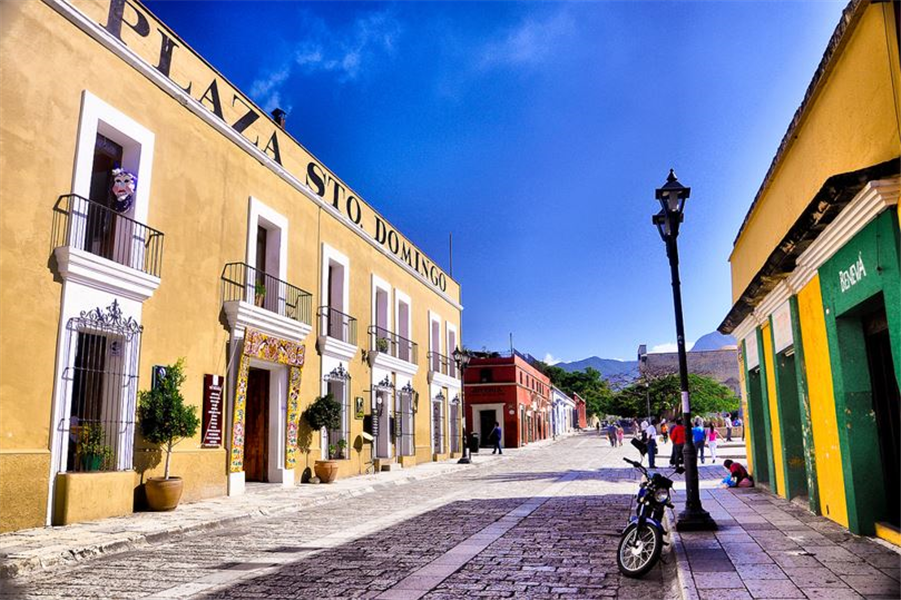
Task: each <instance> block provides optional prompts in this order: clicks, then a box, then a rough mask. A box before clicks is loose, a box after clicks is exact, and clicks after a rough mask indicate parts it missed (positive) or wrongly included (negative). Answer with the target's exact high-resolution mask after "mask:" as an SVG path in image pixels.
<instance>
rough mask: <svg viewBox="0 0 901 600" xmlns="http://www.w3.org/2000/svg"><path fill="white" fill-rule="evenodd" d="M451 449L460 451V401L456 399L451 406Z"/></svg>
mask: <svg viewBox="0 0 901 600" xmlns="http://www.w3.org/2000/svg"><path fill="white" fill-rule="evenodd" d="M450 448H451V452H459V451H460V399H459V398H454V400H452V401H451V405H450Z"/></svg>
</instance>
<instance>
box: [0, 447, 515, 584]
mask: <svg viewBox="0 0 901 600" xmlns="http://www.w3.org/2000/svg"><path fill="white" fill-rule="evenodd" d="M506 458H508V457H507V456H503V457H498V458H496V459H491V460H486V461H481V462H478V463H477V462H473V463H471V464H469V465H453V464H452V465H448V467H447V468H446V469H443V470H436V471H435V472H431V473H415V472H411V473H410V474H409V475H407V476H404V477H399V478H397V479H393V480H391V481H385V482H376V483H373V484H371V485H367V486H362V487H360V488H357V489H350V490H341V491H338V492H326V493H324V494H323V495H321V496H319V497H313V498H304V499H301V501H299V502H298V501H296V500H292V499H287V498H286V501H285V502H283V503H281V504H279V505H276V506H271V507H261V508H254V509H252V510H245V511H243V512H241V513H238V514H233V515H229V516H226V517H221V518H215V519H209V520H205V521H199V522H196V523H190V524H187V525H185V524H179V525H174V526H172V527H170V528H168V529H161V530H159V531H151V532H146V533H140V532H134V531H123V532H121V533H120V534H119V537H117V538H115V539H112V540H104V541H100V542H96V543H90V544H84V545H81V546H78V545H72V546H70V547H68V548H62V549H59V550H57V551H55V553H49V552H48V553H44V554H42V553H41V550H42V549H40V548H39V549H36V550H29V551H27V552H24V553H21V554H9V555H6V556H2V555H0V581H3V580H12V579H15V578H17V577H21V576H23V575H27V574H29V573H33V572H36V571H43V570H49V569H52V568H54V567H57V566H62V565H73V564H75V563H78V562H81V561H83V560H88V559H92V558H97V557H99V556H108V555H113V554H119V553H121V552H127V551H130V550H135V549H137V548H140V547H143V546H147V545H150V544H156V543H160V542H165V541H168V540H170V539H173V538H176V537H179V536H182V535H190V534H193V533H199V532H203V531H212V530H216V529H221V528H224V527H228V526H230V525H234V524H237V523H239V522H243V521H245V520H247V519H255V518H260V517H270V516H275V515H279V514H284V513H289V512H300V511H303V510H306V509H308V508H314V507H317V506H321V505H323V504H330V503H332V502H336V501H339V500H344V499H348V498H354V497H357V496H362V495H366V494H370V493H373V492H375V491H378V490H380V489H384V488H388V487H392V486H398V485H405V484H409V483H413V482H416V481H422V480H427V479H433V478H435V477H443V476H447V475H451V474H454V473H458V472H461V471H465V470H467V469H469V468H471V467H475V468H481V467H482V466H483V465H486V464H491V463H493V462H495V461H499V460H504V459H506ZM426 464H429V463H426ZM414 469H415V467H414ZM211 500H212V499H211ZM201 502H202V500H201ZM133 514H134V513H133Z"/></svg>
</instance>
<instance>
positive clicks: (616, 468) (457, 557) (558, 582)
mask: <svg viewBox="0 0 901 600" xmlns="http://www.w3.org/2000/svg"><path fill="white" fill-rule="evenodd" d="M624 452H629V453H631V454H635V453H636V452H635V450H634V449H632V448H629V447H626V449H625V450H620V449H612V448H610V447H609V446H607V445H606V442H604V443H602V442H601V441H600V438H599V437H598V436H596V435H579V436H573V437H570V438H567V439H563V440H560V441H558V442H556V443H554V444H549V445H541V446H537V447H532V448H528V449H524V450H520V451H511V452H509V453H508V454H509V456H507V455H505V458H504V459H503V460H498V461H493V462H489V463H486V464H482V465H478V466H472V467H471V468H470V469H467V470H464V471H457V472H454V473H451V474H448V475H445V476H441V477H435V478H432V479H429V480H424V481H413V482H411V483H407V484H405V485H398V486H391V487H389V488H387V489H379V490H376V491H374V492H371V493H368V494H364V495H360V496H357V497H353V498H348V499H343V500H338V501H335V502H331V503H328V504H324V505H321V506H317V507H314V508H309V509H303V510H297V511H286V512H283V513H280V514H279V515H278V516H271V517H259V518H254V519H248V520H247V521H246V522H245V523H241V524H236V525H234V526H230V527H226V528H221V529H217V530H215V531H207V532H199V533H192V534H189V535H183V536H179V537H177V538H171V539H168V540H166V541H165V542H161V543H157V544H149V545H147V546H145V547H143V548H141V549H139V550H133V551H129V552H125V553H120V554H115V555H110V556H103V557H100V558H96V559H93V560H87V561H84V562H82V563H79V564H77V565H75V566H61V567H58V568H56V569H53V570H50V571H44V572H36V573H31V574H28V575H26V576H23V577H19V578H17V579H14V580H9V581H4V582H2V584H3V585H4V586H5V587H4V590H3V595H2V597H3V598H56V597H60V598H117V599H118V598H122V599H125V598H185V597H194V598H207V599H214V598H215V599H224V598H354V597H361V598H374V597H380V598H420V597H425V598H429V599H435V600H437V599H439V598H461V597H517V598H522V597H528V598H561V597H570V598H572V597H579V598H601V597H603V598H607V597H621V598H637V597H642V598H663V597H668V596H671V595H672V594H673V590H675V591H676V592H677V591H678V590H677V588H674V587H672V583H673V581H674V578H675V575H674V573H672V572H667V571H666V570H667V569H672V568H673V565H672V563H668V564H667V565H662V566H660V567H658V568H657V569H656V570H655V571H654V572H652V573H651V574H649V575H648V576H647V577H646V578H645V579H644V580H642V581H632V580H627V579H625V578H623V577H621V576H620V575H619V573H618V571H617V568H616V562H615V558H614V556H615V550H616V545H617V542H618V535H619V532H620V531H621V529H622V527H623V526H624V524H625V523H626V520H627V518H628V511H629V503H630V494H631V493H634V491H635V475H634V474H633V473H632V472H631V471H630V470H629V469H628V468H624V467H625V465H624V464H623V463H622V461H621V456H622V455H623V454H624ZM620 465H622V466H620Z"/></svg>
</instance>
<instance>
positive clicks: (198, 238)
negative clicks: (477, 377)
mask: <svg viewBox="0 0 901 600" xmlns="http://www.w3.org/2000/svg"><path fill="white" fill-rule="evenodd" d="M79 4H80V5H81V6H83V7H85V11H86V12H87V13H89V14H91V15H93V16H95V17H96V18H97V20H98V21H99V22H100V23H105V21H106V16H105V15H106V7H107V6H108V2H106V1H97V2H88V3H79ZM129 6H130V5H129ZM127 10H132V9H131V8H129V9H127ZM2 11H3V12H2V25H0V26H2V28H3V30H2V34H3V35H2V36H0V66H2V74H3V85H2V89H0V103H2V106H3V120H2V122H0V143H2V147H3V158H2V162H0V167H2V176H0V197H2V198H3V202H4V209H3V211H0V280H2V281H3V285H2V287H0V307H2V310H0V331H3V339H4V343H3V344H2V346H0V373H2V379H0V415H2V419H0V452H3V453H9V452H13V451H25V452H33V453H41V452H43V453H47V450H48V448H49V439H50V431H51V429H50V421H51V416H50V408H51V403H52V398H53V391H54V368H55V363H56V348H57V341H58V334H59V331H58V328H59V314H60V301H61V289H62V286H61V281H60V279H59V276H58V275H57V273H56V271H55V268H54V263H53V261H52V260H51V249H50V237H51V236H50V232H51V224H52V214H53V213H52V207H53V204H54V202H55V201H56V198H57V196H59V195H60V194H64V193H68V192H69V191H71V185H72V178H73V163H74V157H75V149H76V141H77V140H76V138H77V132H78V125H79V113H80V110H81V98H82V91H83V90H88V91H90V92H91V93H92V94H94V95H96V96H98V97H99V98H100V99H102V100H103V101H104V102H106V103H108V104H111V105H112V106H114V107H115V108H116V109H117V110H119V111H121V112H122V113H124V114H125V115H127V116H128V117H130V118H132V119H134V120H135V121H137V122H138V123H140V124H141V125H142V126H144V127H146V128H147V129H149V130H151V131H152V132H153V133H154V135H155V150H154V158H153V176H152V181H151V188H150V196H151V197H150V199H149V212H148V217H147V220H146V223H147V225H149V226H151V227H153V228H155V229H159V230H161V231H162V232H163V233H164V234H165V250H164V254H163V263H162V276H161V279H162V283H161V285H160V287H159V288H158V289H157V290H156V292H155V293H154V295H153V297H152V298H151V299H150V300H148V301H146V302H145V303H144V306H143V315H142V323H143V325H144V334H143V341H142V347H141V365H140V372H139V374H140V385H139V387H140V388H141V389H145V388H147V387H148V384H149V381H150V371H151V367H152V366H153V365H157V364H169V363H172V362H174V361H175V360H176V359H177V358H178V357H181V356H184V357H186V375H187V381H186V383H185V385H184V388H183V393H184V396H185V398H186V400H187V402H188V403H189V404H191V405H194V406H197V407H198V408H200V407H201V406H202V389H203V376H204V374H206V373H211V374H219V375H226V374H227V370H228V369H229V368H232V369H233V368H235V367H236V364H237V362H235V364H234V365H231V366H229V365H228V363H227V355H226V346H227V343H228V340H229V332H228V330H227V328H226V327H225V326H224V325H223V322H222V316H221V310H222V300H221V296H220V289H221V282H220V276H221V273H222V269H223V267H224V265H225V264H226V263H228V262H243V261H244V260H245V256H246V251H247V248H246V246H247V223H248V199H249V197H250V196H253V197H255V198H257V199H259V200H260V201H261V202H263V203H264V204H266V205H267V206H269V207H270V208H272V209H273V210H275V211H277V212H279V213H280V214H282V215H284V216H285V217H286V218H287V219H288V221H289V233H288V241H287V244H288V252H287V255H288V260H287V262H288V264H287V275H286V279H287V281H288V282H289V283H291V284H293V285H296V286H297V287H300V288H302V289H304V290H306V291H308V292H310V293H312V294H313V307H314V315H315V308H316V307H317V306H319V305H320V304H322V299H323V294H322V293H321V290H320V280H321V252H320V250H321V245H322V243H327V244H329V245H330V246H332V247H334V248H336V249H337V250H338V251H339V252H341V253H343V254H345V255H346V256H348V257H349V259H350V299H349V307H347V309H346V312H348V313H349V314H351V315H352V316H354V317H356V318H357V320H358V345H359V346H360V348H361V349H363V348H366V347H367V345H368V337H367V335H366V330H367V327H368V326H369V325H370V322H371V313H372V307H371V304H372V300H371V294H372V286H371V275H372V274H375V275H377V276H379V277H380V278H382V279H384V280H386V281H387V282H389V283H390V284H391V285H392V286H393V287H395V288H397V289H398V290H400V291H402V292H404V293H406V294H407V295H408V296H410V299H411V303H412V305H411V312H412V338H413V340H414V341H415V342H417V343H418V345H419V364H420V368H419V372H418V374H417V375H416V377H415V378H414V381H413V385H414V388H415V389H416V390H417V391H418V392H419V393H420V394H421V400H420V406H421V408H420V411H419V413H418V414H417V416H416V442H417V458H418V460H429V459H430V458H431V456H430V451H429V449H428V446H429V439H430V430H429V419H428V415H429V413H428V406H429V405H428V396H429V393H428V390H429V385H428V381H427V366H426V353H427V352H428V340H429V338H428V334H429V328H428V311H429V310H431V311H433V312H435V313H437V314H439V315H440V316H441V317H442V337H443V336H444V335H445V324H444V321H448V322H450V323H451V324H452V325H455V326H456V329H457V339H458V343H462V342H460V340H462V331H461V328H460V311H459V309H457V308H456V307H455V306H454V304H453V302H459V299H460V289H459V285H458V284H457V283H456V282H454V281H453V280H451V279H448V280H447V292H446V295H447V298H445V297H442V296H441V295H440V294H439V293H438V292H437V291H436V290H435V289H434V287H433V286H431V285H428V284H426V283H424V282H423V281H422V280H421V279H419V278H417V277H416V276H414V275H413V274H412V273H411V272H410V271H409V270H407V269H406V268H403V267H401V266H400V265H399V264H397V263H395V262H393V261H392V260H390V259H389V258H387V257H386V256H385V255H384V254H383V253H382V252H381V251H380V249H379V248H376V247H374V246H373V245H371V244H370V243H369V242H367V241H366V240H364V239H363V238H361V237H360V236H359V235H358V234H357V233H355V232H354V231H353V230H352V229H351V228H350V227H348V226H347V225H346V224H345V222H344V221H341V220H339V219H340V217H337V216H335V215H334V214H333V213H332V212H331V211H330V210H329V209H324V208H322V207H321V206H320V205H319V204H317V203H315V202H314V201H312V200H310V199H309V198H307V197H305V196H303V195H301V194H300V193H299V192H298V191H297V190H296V189H295V188H294V187H292V186H291V185H289V183H288V182H286V181H285V180H283V179H282V178H280V177H278V176H277V175H276V174H275V173H273V171H272V170H271V169H270V168H269V167H267V166H266V165H264V164H262V163H261V162H260V161H259V160H258V159H257V158H256V157H254V156H252V155H251V154H248V153H247V152H246V151H245V150H243V149H242V148H241V147H240V146H238V145H237V144H235V143H233V142H232V141H229V139H228V138H226V137H225V136H224V135H223V134H222V133H220V132H219V131H217V130H215V129H214V128H213V127H211V126H210V125H208V124H207V123H205V122H204V121H202V120H201V119H200V118H199V117H197V116H196V115H195V114H193V113H192V112H190V111H189V110H188V109H186V108H185V107H184V106H182V104H181V103H179V102H178V101H177V100H176V99H174V98H172V97H171V96H169V95H168V94H166V93H165V92H164V91H163V90H161V89H160V88H159V87H158V86H157V85H156V84H155V83H153V82H152V81H150V80H149V79H147V78H146V77H145V76H144V75H143V74H141V73H140V72H138V71H137V70H135V69H134V68H132V67H131V66H129V65H127V64H126V63H125V62H124V61H123V60H121V59H120V58H118V57H117V56H116V55H114V54H113V53H112V52H110V51H109V50H108V49H107V48H105V47H104V46H102V45H100V44H99V43H98V42H96V41H94V40H93V39H92V38H91V37H89V36H88V35H87V34H86V33H84V32H82V31H81V30H79V29H77V28H76V27H75V26H74V25H73V24H72V23H70V22H69V21H68V20H67V19H65V18H63V17H62V16H61V15H60V14H59V13H57V12H56V11H55V10H53V9H52V8H50V7H49V6H48V5H46V4H45V3H43V2H27V3H26V2H21V3H4V4H3V8H2ZM129 18H130V17H129ZM152 30H153V32H154V35H156V34H157V32H156V30H155V29H154V28H152ZM128 35H131V36H132V37H131V38H127V40H128V42H129V44H130V46H129V47H132V45H135V42H136V40H135V39H134V32H132V31H131V30H130V29H129V28H128V27H127V26H124V27H123V36H128ZM158 41H159V40H158V39H157V40H156V42H155V43H157V46H156V47H155V48H156V51H157V52H158V50H159V48H158ZM136 48H137V49H139V50H140V49H141V48H140V47H137V46H136ZM178 52H184V53H187V52H189V50H188V49H186V48H185V47H184V46H182V47H180V48H179V49H178ZM192 60H193V59H192ZM151 64H155V63H152V62H151ZM173 65H175V62H173ZM178 65H179V68H180V69H185V70H182V71H178V72H177V73H173V76H174V77H179V78H181V77H189V78H192V79H194V80H195V93H194V95H195V96H198V95H199V94H197V90H198V86H203V87H205V86H206V85H207V84H208V82H209V80H208V79H207V80H206V81H204V80H203V77H204V76H205V75H204V73H206V71H204V69H208V68H209V67H208V66H206V65H205V63H203V62H202V61H200V60H199V59H197V60H193V62H190V61H188V62H180V63H178ZM173 68H175V66H173ZM210 72H212V71H210ZM219 77H220V78H221V76H219ZM220 84H221V85H222V86H223V87H222V88H221V90H220V92H221V94H222V95H223V98H225V97H226V96H225V91H224V90H225V87H224V86H225V85H226V84H227V82H224V79H220ZM202 89H203V88H200V93H202ZM223 105H224V107H227V108H228V109H229V110H231V107H228V106H226V105H228V102H226V101H225V100H223ZM233 117H234V115H232V114H227V115H226V119H227V120H229V119H232V118H233ZM264 121H265V123H268V124H269V125H270V126H271V125H272V121H271V120H270V119H269V118H268V117H267V116H265V114H263V116H262V117H261V119H260V123H261V124H263V122H264ZM263 125H265V124H263ZM261 126H262V125H261ZM280 139H281V142H282V144H283V145H282V156H283V157H284V159H285V168H286V169H287V170H289V171H290V172H292V173H294V174H295V175H296V176H302V174H303V173H302V165H301V162H302V160H301V158H302V157H303V156H309V154H308V153H307V154H304V153H306V151H305V150H304V149H302V147H300V146H299V145H297V144H296V143H295V142H293V141H292V140H291V139H289V138H288V136H286V135H285V134H284V132H282V134H281V136H280ZM289 147H290V148H293V153H292V152H289V151H288V148H289ZM11 149H14V151H11ZM291 161H294V162H291ZM297 171H301V172H300V173H298V172H297ZM302 179H303V178H302V177H301V180H302ZM36 182H40V185H37V184H36ZM362 206H363V210H365V211H368V212H367V213H366V214H367V215H368V216H370V217H371V216H372V215H374V214H375V212H374V210H373V209H372V208H371V207H370V206H369V205H367V204H365V203H363V204H362ZM448 298H449V299H450V300H448ZM391 301H392V305H393V301H394V300H393V298H392V300H391ZM102 308H105V307H102ZM317 335H318V326H317V323H316V322H315V316H314V323H313V332H312V333H311V334H310V336H308V338H307V339H306V340H305V344H306V365H305V367H304V369H303V378H302V387H301V409H302V410H303V409H305V408H306V406H307V405H308V404H309V403H310V402H311V401H312V400H313V399H314V398H315V397H317V396H318V395H320V385H321V381H322V373H321V364H320V358H319V355H318V354H317V352H316V347H315V341H316V336H317ZM443 346H444V339H442V352H443V353H447V354H449V353H450V350H449V349H447V348H444V347H443ZM348 370H349V372H350V374H351V377H352V388H351V390H350V398H351V403H352V402H353V398H354V397H356V396H363V397H364V398H365V399H366V401H367V405H368V400H369V394H368V393H366V392H365V391H364V390H367V389H369V388H370V369H369V366H368V364H366V362H365V361H364V360H363V359H362V352H359V351H358V354H357V355H356V356H355V358H354V359H353V360H351V361H350V364H349V365H348ZM228 401H229V402H230V401H231V398H229V399H228ZM422 407H425V409H423V408H422ZM228 410H229V403H228V402H226V403H225V404H224V410H223V412H224V415H223V416H225V414H227V412H228ZM351 427H352V431H351V435H352V436H356V435H358V434H359V433H360V432H361V431H362V421H357V420H352V421H351ZM224 434H225V436H226V438H227V437H228V436H229V435H230V432H227V431H225V432H224ZM317 445H318V437H317V436H314V448H315V447H316V446H317ZM314 453H315V454H316V455H317V456H318V450H317V451H315V452H314ZM6 456H7V455H6V454H4V455H2V457H0V464H2V465H3V469H2V475H0V498H3V499H5V498H8V497H10V494H14V493H15V490H16V489H19V486H20V485H21V484H20V481H21V479H23V478H24V479H29V480H33V481H39V480H41V478H43V482H44V483H43V484H41V485H43V488H44V489H46V481H47V478H48V477H49V465H48V462H49V461H48V460H47V459H46V458H45V459H43V462H41V461H36V460H25V461H22V462H21V464H20V465H16V466H15V476H12V475H11V474H12V473H13V469H12V468H11V467H10V466H9V465H10V463H11V461H10V460H7V458H5V457H6ZM353 457H354V458H353V459H352V460H348V461H344V462H343V463H342V467H341V473H342V475H350V474H356V473H359V472H360V471H361V470H362V466H363V465H362V462H363V460H366V458H367V457H366V456H365V455H364V457H363V459H362V460H360V458H359V457H358V456H357V454H356V452H354V453H353ZM310 458H311V459H312V458H315V456H311V457H310ZM300 463H301V464H300V466H299V470H302V469H303V467H305V466H306V457H305V456H304V455H301V456H300ZM310 464H312V463H311V462H310ZM158 472H159V469H158V468H157V469H156V470H152V471H149V472H148V473H147V474H158ZM173 474H175V475H183V476H184V477H185V494H184V498H185V499H187V500H191V499H198V498H203V497H208V496H214V495H220V494H223V493H225V485H226V457H225V452H224V451H223V450H221V449H220V450H218V451H211V450H207V449H202V448H200V438H199V434H198V436H196V437H195V438H193V439H190V440H185V441H183V442H181V443H180V444H179V445H178V446H177V447H176V450H175V457H174V458H173ZM298 479H299V478H298ZM41 485H37V487H36V489H37V488H40V487H41ZM21 503H22V505H23V507H25V508H23V511H24V512H26V513H27V515H16V516H14V517H13V516H12V515H10V516H9V517H7V515H8V514H10V513H7V511H5V510H4V511H3V512H4V514H3V515H2V516H0V528H18V527H20V526H23V525H22V524H23V523H25V524H30V525H41V524H43V522H44V517H45V506H46V492H45V495H44V496H43V497H39V495H38V494H37V492H35V493H34V494H33V495H32V494H30V493H29V496H28V498H23V499H22V501H21Z"/></svg>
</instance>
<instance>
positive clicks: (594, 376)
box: [535, 361, 614, 416]
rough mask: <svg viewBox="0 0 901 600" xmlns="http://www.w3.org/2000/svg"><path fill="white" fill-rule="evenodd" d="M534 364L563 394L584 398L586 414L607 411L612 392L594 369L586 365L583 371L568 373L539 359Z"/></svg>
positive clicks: (601, 413)
mask: <svg viewBox="0 0 901 600" xmlns="http://www.w3.org/2000/svg"><path fill="white" fill-rule="evenodd" d="M535 366H536V368H537V369H538V370H539V371H541V372H542V373H544V374H545V375H547V376H548V378H549V379H550V380H551V383H552V384H554V385H555V386H557V387H558V388H560V389H561V390H562V391H563V393H564V394H567V395H569V396H572V395H573V394H578V395H579V397H581V398H582V399H583V400H585V411H586V412H587V413H588V416H593V415H603V414H605V413H608V412H609V411H608V410H607V406H608V405H609V404H610V402H611V399H612V398H613V395H614V394H613V392H612V391H611V389H610V385H609V384H608V383H607V381H606V380H605V379H604V378H603V377H601V374H600V372H599V371H597V370H596V369H592V368H591V367H588V368H586V369H585V370H583V371H574V372H572V373H568V372H566V371H564V370H563V369H561V368H560V367H555V366H553V365H549V364H546V363H543V362H541V361H537V364H536V365H535Z"/></svg>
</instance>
